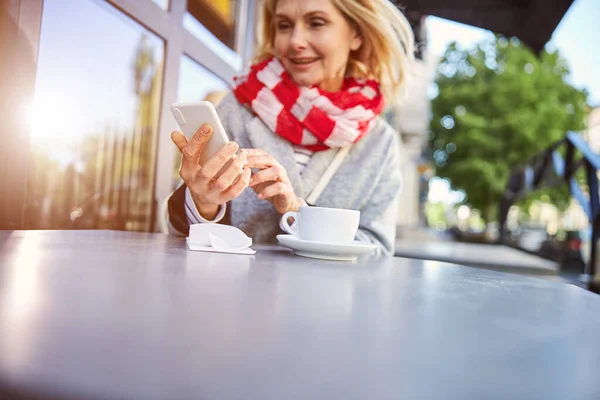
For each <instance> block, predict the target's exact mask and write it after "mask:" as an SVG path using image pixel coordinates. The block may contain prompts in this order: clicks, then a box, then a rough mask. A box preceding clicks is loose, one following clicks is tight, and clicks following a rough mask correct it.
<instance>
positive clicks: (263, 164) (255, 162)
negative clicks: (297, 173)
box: [248, 154, 279, 169]
mask: <svg viewBox="0 0 600 400" xmlns="http://www.w3.org/2000/svg"><path fill="white" fill-rule="evenodd" d="M274 165H279V163H278V162H277V160H275V159H274V158H273V156H270V155H268V154H267V155H256V156H253V155H248V166H249V167H250V168H257V169H265V168H269V167H272V166H274Z"/></svg>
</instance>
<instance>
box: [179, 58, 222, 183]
mask: <svg viewBox="0 0 600 400" xmlns="http://www.w3.org/2000/svg"><path fill="white" fill-rule="evenodd" d="M228 90H229V86H228V85H227V83H225V81H223V80H222V79H221V78H219V77H218V76H216V75H215V74H213V73H212V72H210V71H209V70H208V69H206V68H204V67H203V66H201V65H200V64H198V63H197V62H195V61H194V60H192V59H191V58H189V57H187V56H182V57H181V64H180V68H179V85H178V89H177V101H180V102H188V101H200V100H207V101H210V102H212V103H213V104H215V105H217V104H218V102H219V101H220V99H221V98H222V96H223V95H224V94H226V93H227V91H228ZM170 118H171V121H172V124H173V130H176V129H179V128H178V127H177V124H176V122H175V120H174V119H173V117H172V116H170ZM173 147H174V148H175V150H174V151H175V152H176V153H175V169H174V175H173V188H175V187H176V186H177V185H178V184H179V182H180V181H181V178H180V177H179V172H178V171H179V164H180V162H181V153H180V152H179V149H177V148H176V147H175V145H173Z"/></svg>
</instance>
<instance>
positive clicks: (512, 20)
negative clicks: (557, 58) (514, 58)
mask: <svg viewBox="0 0 600 400" xmlns="http://www.w3.org/2000/svg"><path fill="white" fill-rule="evenodd" d="M393 2H394V3H395V4H397V5H398V7H399V8H401V9H402V10H403V11H404V12H405V13H406V15H407V17H409V19H410V20H411V21H418V20H419V19H420V18H421V17H424V16H427V15H434V16H436V17H440V18H445V19H449V20H452V21H456V22H460V23H463V24H467V25H472V26H476V27H479V28H483V29H489V30H491V31H492V32H495V33H500V34H502V35H505V36H507V37H512V36H516V37H518V38H519V39H520V40H521V41H522V42H524V43H525V44H527V45H528V46H529V47H530V48H531V49H532V50H533V51H534V52H536V53H539V52H541V51H542V49H543V48H544V46H545V45H546V43H547V42H548V41H549V40H550V38H551V37H552V33H553V32H554V30H555V29H556V27H557V26H558V24H559V22H560V20H561V19H562V18H563V16H564V15H565V13H566V12H567V10H568V9H569V7H570V6H571V4H572V3H573V0H393Z"/></svg>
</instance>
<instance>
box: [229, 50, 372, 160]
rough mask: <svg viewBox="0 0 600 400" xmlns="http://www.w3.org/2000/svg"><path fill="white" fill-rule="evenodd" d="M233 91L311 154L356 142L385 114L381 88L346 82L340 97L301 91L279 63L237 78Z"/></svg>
mask: <svg viewBox="0 0 600 400" xmlns="http://www.w3.org/2000/svg"><path fill="white" fill-rule="evenodd" d="M234 80H235V85H234V89H233V92H234V94H235V96H236V97H237V99H238V101H239V102H240V103H241V104H243V105H248V106H249V107H250V108H252V110H253V111H254V113H255V114H256V115H257V116H258V117H259V118H260V119H261V120H262V121H263V122H264V123H265V124H266V125H267V127H269V129H271V130H272V131H273V132H275V133H276V134H277V135H279V136H281V137H282V138H284V139H286V140H288V141H290V142H291V143H294V144H297V145H300V146H303V147H305V148H307V149H309V150H313V151H321V150H327V149H329V148H336V147H344V146H347V145H350V144H352V143H356V142H357V141H358V140H360V138H362V137H363V136H364V135H365V134H366V133H367V132H368V131H369V128H370V127H371V125H372V124H373V123H374V120H375V117H376V116H377V115H379V113H380V112H381V111H382V110H383V104H384V101H383V96H382V94H381V91H380V88H379V84H378V83H377V82H376V81H373V80H357V79H354V78H346V79H345V80H344V83H343V85H342V89H341V90H340V91H339V92H335V93H329V92H324V91H322V90H320V89H319V88H317V87H299V86H298V85H296V84H295V83H294V82H293V81H292V80H291V78H290V76H289V74H288V73H287V72H286V71H285V69H284V68H283V66H282V65H281V63H280V62H279V61H278V60H277V59H276V58H270V59H268V60H265V61H264V62H262V63H260V64H256V65H253V66H252V67H251V68H250V72H249V74H248V75H245V76H241V77H237V78H235V79H234Z"/></svg>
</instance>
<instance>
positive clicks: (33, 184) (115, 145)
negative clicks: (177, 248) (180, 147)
mask: <svg viewBox="0 0 600 400" xmlns="http://www.w3.org/2000/svg"><path fill="white" fill-rule="evenodd" d="M163 57H164V43H163V41H162V40H161V39H160V38H158V37H156V36H154V35H153V34H152V33H150V32H149V31H147V30H146V29H145V28H143V27H142V26H141V25H139V24H138V23H136V22H135V21H133V20H132V19H130V18H128V17H127V16H125V15H124V14H122V13H121V12H120V11H118V10H117V9H116V8H114V7H113V6H111V5H110V4H109V3H107V2H105V1H98V0H46V1H44V8H43V14H42V27H41V36H40V48H39V63H38V72H37V81H36V89H35V99H34V104H33V111H32V131H31V148H32V150H31V151H32V153H33V154H32V160H31V168H30V171H29V180H28V194H27V203H26V227H27V228H28V229H61V228H68V229H78V228H86V229H96V228H107V229H121V230H140V231H147V230H150V229H151V228H152V210H153V204H154V200H153V199H154V193H153V192H154V174H155V168H156V165H155V164H156V145H157V130H158V113H159V110H160V96H161V85H162V75H163V74H162V66H163Z"/></svg>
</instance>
